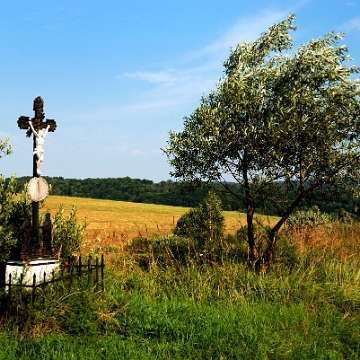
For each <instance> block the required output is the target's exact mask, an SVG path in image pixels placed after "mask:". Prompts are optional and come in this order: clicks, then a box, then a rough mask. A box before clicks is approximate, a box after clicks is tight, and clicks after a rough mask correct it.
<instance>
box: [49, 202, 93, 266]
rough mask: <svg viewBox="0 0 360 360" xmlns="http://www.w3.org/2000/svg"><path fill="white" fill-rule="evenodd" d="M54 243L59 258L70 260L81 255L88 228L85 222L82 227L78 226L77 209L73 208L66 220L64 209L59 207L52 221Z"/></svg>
mask: <svg viewBox="0 0 360 360" xmlns="http://www.w3.org/2000/svg"><path fill="white" fill-rule="evenodd" d="M52 225H53V241H52V247H53V250H54V251H55V253H56V254H58V256H59V258H61V259H63V260H68V259H70V258H72V257H73V256H74V255H79V252H80V249H81V247H82V245H83V236H84V232H85V229H86V226H87V221H86V220H85V221H84V223H83V224H82V225H78V224H77V218H76V208H75V207H73V208H72V210H71V211H70V214H69V216H68V217H67V218H66V219H65V218H64V208H63V206H62V205H60V206H59V209H58V211H57V213H56V214H55V216H54V218H53V219H52Z"/></svg>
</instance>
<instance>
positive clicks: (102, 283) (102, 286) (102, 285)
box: [101, 254, 105, 291]
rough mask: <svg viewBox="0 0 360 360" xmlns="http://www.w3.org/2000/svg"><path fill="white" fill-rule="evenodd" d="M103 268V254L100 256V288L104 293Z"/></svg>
mask: <svg viewBox="0 0 360 360" xmlns="http://www.w3.org/2000/svg"><path fill="white" fill-rule="evenodd" d="M104 267H105V261H104V254H101V288H102V291H104Z"/></svg>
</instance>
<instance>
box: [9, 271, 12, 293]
mask: <svg viewBox="0 0 360 360" xmlns="http://www.w3.org/2000/svg"><path fill="white" fill-rule="evenodd" d="M11 279H12V274H11V273H10V274H9V296H11Z"/></svg>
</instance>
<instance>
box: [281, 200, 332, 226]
mask: <svg viewBox="0 0 360 360" xmlns="http://www.w3.org/2000/svg"><path fill="white" fill-rule="evenodd" d="M328 222H329V217H328V215H326V214H323V213H321V211H320V209H319V208H318V207H317V206H313V207H312V208H311V209H308V210H298V211H295V212H294V213H293V214H292V215H290V216H289V218H288V222H287V223H288V226H289V228H290V229H292V228H294V227H295V226H297V227H299V228H305V227H307V228H316V227H317V226H319V225H324V224H326V223H328Z"/></svg>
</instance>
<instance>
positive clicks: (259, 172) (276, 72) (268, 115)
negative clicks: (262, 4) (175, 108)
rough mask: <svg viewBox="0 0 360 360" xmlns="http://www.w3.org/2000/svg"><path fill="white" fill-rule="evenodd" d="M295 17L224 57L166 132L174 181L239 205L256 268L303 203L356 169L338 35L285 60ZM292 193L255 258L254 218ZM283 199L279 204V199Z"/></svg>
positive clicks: (353, 84)
mask: <svg viewBox="0 0 360 360" xmlns="http://www.w3.org/2000/svg"><path fill="white" fill-rule="evenodd" d="M294 21H295V16H294V15H292V14H290V15H289V17H288V18H287V20H284V21H282V22H280V23H278V24H275V25H273V26H271V27H270V28H269V30H268V31H266V32H265V33H262V34H261V35H260V37H259V38H258V39H257V40H255V41H253V42H243V43H241V44H239V45H237V46H236V47H235V48H233V49H232V50H231V53H230V56H229V59H228V60H227V61H225V62H224V68H225V70H224V73H225V74H224V76H223V78H222V79H221V80H220V81H219V83H218V84H217V87H216V90H214V91H212V92H211V93H210V94H209V95H208V96H203V98H202V99H201V102H200V106H199V107H198V108H197V109H196V110H195V111H194V112H193V113H192V114H191V115H190V116H187V117H185V118H184V130H183V131H181V132H178V133H176V132H173V131H171V132H170V135H169V140H168V143H167V147H166V148H165V149H164V152H165V153H166V155H167V157H168V161H169V163H170V165H171V166H172V167H173V169H174V170H173V171H172V172H171V173H170V174H171V175H172V176H173V177H175V178H177V179H181V180H183V181H186V182H191V183H194V184H199V183H201V182H204V181H205V182H209V183H212V182H217V183H220V184H222V185H223V186H224V188H225V189H226V190H227V191H231V188H229V187H228V186H227V185H228V183H229V181H234V180H235V181H236V182H237V183H239V184H240V185H241V188H242V189H243V192H244V193H245V197H243V196H240V194H237V193H234V192H233V195H234V196H236V197H238V199H239V200H240V201H244V205H245V208H246V214H247V227H248V231H247V234H248V243H249V247H250V252H251V255H252V258H253V260H254V261H255V262H260V261H261V260H262V261H264V262H269V261H271V260H272V256H273V251H274V245H275V242H276V238H277V235H278V232H279V230H280V229H281V227H282V225H283V224H284V223H285V222H286V220H287V219H288V217H289V216H290V214H291V213H292V212H293V211H294V209H295V208H296V207H297V206H298V205H299V204H300V203H301V201H302V200H303V199H305V198H306V196H307V195H308V194H309V193H310V192H312V191H315V190H316V189H318V188H330V186H331V185H333V184H334V183H336V184H337V185H338V184H340V183H345V182H346V183H349V179H353V178H355V177H356V178H357V175H358V174H357V172H358V169H359V165H360V148H359V140H360V132H359V130H360V126H359V121H358V120H359V115H360V104H359V90H360V87H359V81H358V79H355V80H354V79H353V77H354V74H357V73H358V72H359V69H358V68H356V67H355V66H351V65H349V62H348V60H350V59H349V57H348V55H347V48H346V46H344V45H339V41H340V40H341V39H342V38H343V34H339V33H334V32H330V33H328V34H326V35H325V36H323V37H322V38H319V39H311V40H310V41H309V42H308V43H306V44H304V45H301V46H300V47H299V48H298V49H297V50H296V52H295V53H291V48H292V46H293V41H292V39H291V37H290V34H289V32H290V31H291V30H295V29H296V28H295V27H294V25H293V23H294ZM294 187H296V197H295V198H292V199H293V200H292V201H291V202H289V201H287V202H285V203H284V204H282V206H281V209H279V212H280V220H279V221H278V223H277V224H276V225H275V226H274V227H272V228H271V229H270V230H269V241H268V246H267V249H266V250H265V252H264V253H263V254H259V253H258V252H257V250H256V243H255V235H254V224H253V223H254V214H255V213H256V211H257V209H258V208H259V206H260V205H264V203H266V202H268V201H271V200H272V199H273V198H274V197H275V196H277V197H278V195H279V193H281V194H285V195H286V194H287V193H288V191H290V188H292V189H293V188H294ZM286 198H287V197H286V196H285V199H286Z"/></svg>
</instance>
